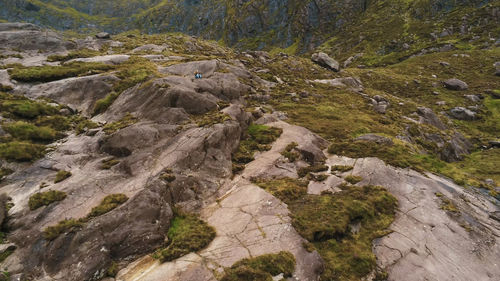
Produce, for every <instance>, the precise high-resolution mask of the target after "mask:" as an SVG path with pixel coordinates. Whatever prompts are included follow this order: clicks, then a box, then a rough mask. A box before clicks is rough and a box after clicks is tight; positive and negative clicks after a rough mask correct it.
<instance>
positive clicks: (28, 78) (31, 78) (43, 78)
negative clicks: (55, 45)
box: [9, 62, 114, 82]
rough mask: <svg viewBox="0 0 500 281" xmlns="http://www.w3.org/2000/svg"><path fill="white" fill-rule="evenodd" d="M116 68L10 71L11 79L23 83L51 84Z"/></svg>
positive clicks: (93, 65) (94, 66) (85, 66)
mask: <svg viewBox="0 0 500 281" xmlns="http://www.w3.org/2000/svg"><path fill="white" fill-rule="evenodd" d="M112 68H114V66H111V65H107V64H103V63H77V62H75V63H70V64H65V65H62V66H49V65H45V66H34V67H17V68H13V69H11V70H9V74H10V77H11V78H12V79H14V80H17V81H21V82H50V81H55V80H60V79H64V78H69V77H75V76H79V75H92V74H97V73H101V72H103V71H107V70H110V69H112Z"/></svg>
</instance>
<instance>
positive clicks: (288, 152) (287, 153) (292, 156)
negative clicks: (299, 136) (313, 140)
mask: <svg viewBox="0 0 500 281" xmlns="http://www.w3.org/2000/svg"><path fill="white" fill-rule="evenodd" d="M297 146H298V144H297V143H296V142H292V143H290V144H288V145H287V146H286V148H285V150H283V151H282V152H281V155H283V156H284V157H285V158H287V159H288V161H290V162H295V160H297V159H298V158H299V157H300V154H299V153H298V152H296V151H293V150H294V149H295V148H297Z"/></svg>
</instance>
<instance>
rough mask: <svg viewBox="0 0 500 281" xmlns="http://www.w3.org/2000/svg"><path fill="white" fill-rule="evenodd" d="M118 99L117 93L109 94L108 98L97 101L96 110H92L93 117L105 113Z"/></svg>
mask: <svg viewBox="0 0 500 281" xmlns="http://www.w3.org/2000/svg"><path fill="white" fill-rule="evenodd" d="M117 97H118V94H117V93H115V92H111V93H109V94H108V95H107V96H105V97H104V98H102V99H100V100H97V101H96V102H95V104H94V109H93V110H92V115H93V116H95V115H98V114H101V113H104V112H105V111H106V110H107V109H108V108H109V107H110V106H111V104H112V103H113V102H114V101H115V100H116V98H117Z"/></svg>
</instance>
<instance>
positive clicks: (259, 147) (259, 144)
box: [233, 124, 283, 164]
mask: <svg viewBox="0 0 500 281" xmlns="http://www.w3.org/2000/svg"><path fill="white" fill-rule="evenodd" d="M282 132H283V130H282V129H279V128H273V127H268V126H264V125H255V124H252V125H250V126H249V127H248V131H247V133H248V138H247V139H245V140H242V141H241V142H240V146H239V147H238V150H237V151H236V152H235V153H234V154H233V162H234V163H236V164H247V163H250V162H251V161H253V160H254V157H253V155H254V153H255V152H256V151H266V150H269V149H271V146H270V144H271V143H272V142H274V141H275V140H276V139H277V138H279V136H280V135H281V133H282Z"/></svg>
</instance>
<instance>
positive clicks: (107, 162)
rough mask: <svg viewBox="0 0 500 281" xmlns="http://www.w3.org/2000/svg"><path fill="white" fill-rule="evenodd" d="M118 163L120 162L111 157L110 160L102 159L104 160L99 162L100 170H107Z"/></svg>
mask: <svg viewBox="0 0 500 281" xmlns="http://www.w3.org/2000/svg"><path fill="white" fill-rule="evenodd" d="M118 163H120V160H117V159H115V158H114V157H111V158H108V159H104V160H102V161H101V169H103V170H109V169H111V168H112V167H113V166H115V165H117V164H118Z"/></svg>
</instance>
